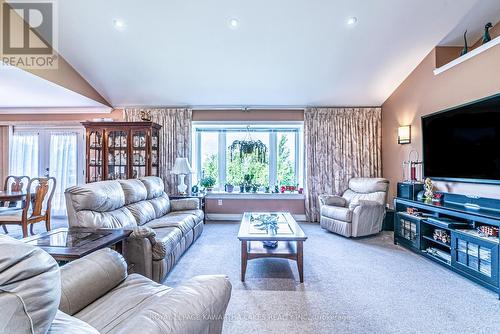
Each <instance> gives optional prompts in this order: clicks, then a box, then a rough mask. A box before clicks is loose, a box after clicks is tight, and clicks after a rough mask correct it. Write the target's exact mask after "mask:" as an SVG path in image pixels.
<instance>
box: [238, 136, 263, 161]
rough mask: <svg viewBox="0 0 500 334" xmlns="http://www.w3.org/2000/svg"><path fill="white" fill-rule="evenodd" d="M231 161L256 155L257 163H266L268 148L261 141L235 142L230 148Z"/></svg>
mask: <svg viewBox="0 0 500 334" xmlns="http://www.w3.org/2000/svg"><path fill="white" fill-rule="evenodd" d="M229 151H230V154H231V161H233V160H234V158H235V157H236V156H237V155H239V157H240V159H243V157H244V156H246V155H252V154H255V156H256V158H257V161H258V162H262V163H265V162H266V156H267V146H266V145H265V144H264V143H263V142H261V141H260V140H252V139H248V140H235V141H234V142H233V143H232V144H231V145H230V146H229Z"/></svg>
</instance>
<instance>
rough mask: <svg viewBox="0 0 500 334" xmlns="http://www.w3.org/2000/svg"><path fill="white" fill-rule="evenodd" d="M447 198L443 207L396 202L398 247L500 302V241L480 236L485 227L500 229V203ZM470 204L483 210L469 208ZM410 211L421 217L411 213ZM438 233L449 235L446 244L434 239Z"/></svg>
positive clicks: (453, 197)
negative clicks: (493, 294)
mask: <svg viewBox="0 0 500 334" xmlns="http://www.w3.org/2000/svg"><path fill="white" fill-rule="evenodd" d="M443 197H444V200H443V202H442V203H432V202H424V201H416V200H410V199H405V198H400V197H397V198H395V200H394V208H395V210H396V214H395V215H394V243H395V244H399V245H401V246H403V247H406V248H408V249H410V250H412V251H414V252H416V253H418V254H421V255H422V256H425V257H426V258H428V259H430V260H432V261H434V262H436V263H438V264H440V265H442V266H445V267H447V268H448V269H450V270H452V271H454V272H456V273H458V274H460V275H462V276H464V277H467V278H469V279H470V280H472V281H474V282H476V283H478V284H480V285H482V286H484V287H486V288H488V289H490V290H492V291H495V292H496V293H498V296H499V299H500V279H499V277H500V272H499V268H500V260H499V245H500V239H499V237H498V236H497V237H492V236H490V237H485V236H483V235H481V234H480V233H478V232H477V227H479V226H482V225H486V226H492V227H499V226H500V200H495V199H486V198H470V197H467V196H463V195H456V194H444V196H443ZM466 203H471V204H474V205H475V206H476V205H477V206H478V207H479V208H477V206H476V207H475V209H471V208H468V206H466V205H465V204H466ZM408 208H412V209H416V210H418V214H409V213H407V209H408ZM436 230H438V231H437V232H436V233H437V234H441V235H442V234H444V235H445V237H443V239H444V241H443V240H440V239H439V238H438V239H437V240H436V238H434V234H435V231H436ZM448 237H449V238H448Z"/></svg>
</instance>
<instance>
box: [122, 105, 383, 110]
mask: <svg viewBox="0 0 500 334" xmlns="http://www.w3.org/2000/svg"><path fill="white" fill-rule="evenodd" d="M161 108H189V109H191V110H193V111H202V110H207V111H211V110H241V111H244V110H245V109H247V110H249V111H252V110H305V109H308V108H381V106H314V105H307V106H296V105H290V106H230V105H228V106H201V105H194V106H190V105H177V106H117V107H116V109H161Z"/></svg>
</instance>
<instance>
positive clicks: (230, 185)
mask: <svg viewBox="0 0 500 334" xmlns="http://www.w3.org/2000/svg"><path fill="white" fill-rule="evenodd" d="M224 188H225V189H226V191H227V192H228V193H232V192H233V190H234V186H233V185H232V184H231V183H226V185H225V186H224Z"/></svg>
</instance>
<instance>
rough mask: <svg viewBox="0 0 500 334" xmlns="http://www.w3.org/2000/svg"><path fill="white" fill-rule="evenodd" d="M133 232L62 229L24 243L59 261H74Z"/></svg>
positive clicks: (31, 238) (119, 240) (42, 234)
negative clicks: (36, 247) (38, 248)
mask: <svg viewBox="0 0 500 334" xmlns="http://www.w3.org/2000/svg"><path fill="white" fill-rule="evenodd" d="M131 232H132V231H130V230H123V229H98V230H96V229H89V228H75V227H70V228H67V227H62V228H58V229H55V230H52V231H48V232H44V233H41V234H38V235H34V236H31V237H28V238H25V239H22V241H23V242H25V243H28V244H31V245H34V246H38V247H40V248H41V249H43V250H44V251H46V252H47V253H49V254H50V255H51V256H52V257H53V258H54V259H56V260H57V261H72V260H76V259H78V258H81V257H84V256H85V255H88V254H90V253H92V252H95V251H96V250H99V249H101V248H106V247H110V246H113V245H115V244H117V243H119V242H121V241H123V240H125V239H126V238H127V237H128V236H129V235H130V233H131Z"/></svg>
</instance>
